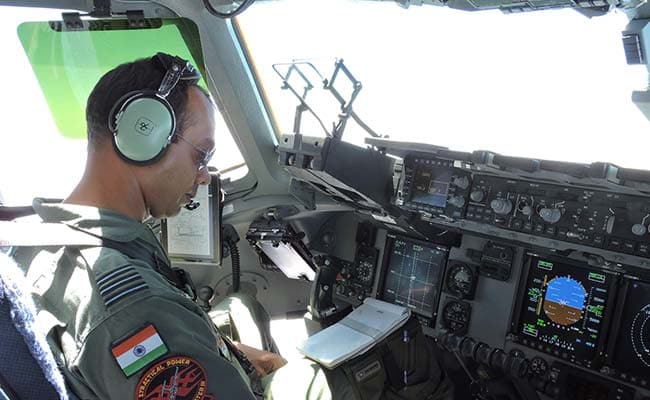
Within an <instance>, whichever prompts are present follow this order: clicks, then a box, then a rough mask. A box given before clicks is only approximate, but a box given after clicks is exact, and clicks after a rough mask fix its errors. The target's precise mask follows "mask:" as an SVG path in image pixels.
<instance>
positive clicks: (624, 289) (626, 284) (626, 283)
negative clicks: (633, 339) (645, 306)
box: [607, 275, 650, 387]
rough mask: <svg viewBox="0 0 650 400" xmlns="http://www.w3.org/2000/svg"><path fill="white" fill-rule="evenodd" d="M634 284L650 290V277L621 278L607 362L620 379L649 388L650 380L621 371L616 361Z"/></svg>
mask: <svg viewBox="0 0 650 400" xmlns="http://www.w3.org/2000/svg"><path fill="white" fill-rule="evenodd" d="M633 283H642V284H644V285H647V286H648V287H649V288H650V276H642V277H639V276H634V275H624V276H623V277H622V278H621V284H620V285H619V286H620V291H619V293H618V296H617V302H616V306H615V307H614V312H613V317H612V329H611V331H610V335H609V340H608V342H607V360H608V365H610V366H611V367H613V369H614V371H616V375H617V377H618V378H620V379H622V380H625V381H629V382H633V383H635V384H641V385H642V386H643V387H649V386H650V379H648V378H645V377H643V376H639V375H634V374H632V373H631V372H627V371H621V370H620V368H619V366H618V364H617V363H616V360H615V354H617V353H618V352H619V349H620V344H619V342H620V341H619V337H620V336H621V334H622V333H623V330H622V329H621V328H622V326H621V323H622V321H623V310H624V309H625V308H626V307H627V306H628V303H629V302H630V299H629V296H628V294H629V290H630V285H631V284H633ZM644 380H645V381H646V384H645V385H643V384H642V381H644Z"/></svg>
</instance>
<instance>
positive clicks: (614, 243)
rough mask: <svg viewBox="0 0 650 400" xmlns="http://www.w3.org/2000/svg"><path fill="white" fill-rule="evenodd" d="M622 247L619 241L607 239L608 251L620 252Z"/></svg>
mask: <svg viewBox="0 0 650 400" xmlns="http://www.w3.org/2000/svg"><path fill="white" fill-rule="evenodd" d="M622 247H623V242H622V241H621V239H619V238H616V237H613V238H609V244H608V245H607V248H608V249H610V250H620V249H621V248H622Z"/></svg>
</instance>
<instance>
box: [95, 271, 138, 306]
mask: <svg viewBox="0 0 650 400" xmlns="http://www.w3.org/2000/svg"><path fill="white" fill-rule="evenodd" d="M97 286H98V287H99V294H100V295H101V296H102V299H103V300H104V304H106V307H110V306H112V305H114V304H115V303H117V302H118V301H120V300H124V299H125V298H127V297H129V296H132V295H134V294H136V293H138V292H141V291H143V290H146V289H148V288H149V286H148V285H147V283H146V282H145V281H144V279H142V276H141V275H140V273H138V271H137V270H136V269H135V268H134V267H133V266H132V265H124V266H122V267H120V268H117V269H114V270H112V271H109V272H106V273H104V274H101V275H99V276H98V277H97Z"/></svg>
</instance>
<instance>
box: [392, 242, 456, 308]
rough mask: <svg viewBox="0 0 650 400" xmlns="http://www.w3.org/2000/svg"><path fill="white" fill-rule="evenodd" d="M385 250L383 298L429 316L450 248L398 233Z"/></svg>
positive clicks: (433, 306)
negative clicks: (400, 235)
mask: <svg viewBox="0 0 650 400" xmlns="http://www.w3.org/2000/svg"><path fill="white" fill-rule="evenodd" d="M387 253H388V258H387V261H388V264H387V267H386V276H385V281H384V291H383V299H384V300H385V301H387V302H390V303H394V304H399V305H402V306H405V307H408V308H410V309H412V310H413V311H415V312H416V313H418V314H421V315H424V316H426V317H429V318H432V317H433V313H434V310H436V309H437V306H438V298H439V292H440V286H441V283H442V273H443V269H444V266H445V264H446V261H447V256H448V253H449V249H448V248H447V247H444V246H439V245H436V244H433V243H425V242H420V241H414V240H411V239H406V238H402V237H399V236H397V237H395V238H393V240H392V241H389V244H388V247H387Z"/></svg>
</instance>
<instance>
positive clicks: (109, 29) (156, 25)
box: [18, 18, 206, 139]
mask: <svg viewBox="0 0 650 400" xmlns="http://www.w3.org/2000/svg"><path fill="white" fill-rule="evenodd" d="M75 22H77V23H76V24H70V23H66V22H63V21H51V22H25V23H23V24H21V25H20V26H19V27H18V36H19V38H20V41H21V43H22V46H23V48H24V50H25V53H26V55H27V57H28V59H29V62H30V64H31V66H32V69H33V71H34V74H35V75H36V78H37V80H38V83H39V85H40V87H41V91H42V93H43V95H44V96H45V99H46V101H47V104H48V106H49V108H50V111H51V112H52V116H53V119H54V122H55V123H56V126H57V128H58V130H59V133H60V134H61V135H62V136H64V137H66V138H71V139H85V138H86V122H85V121H86V119H85V109H86V101H87V99H88V96H89V95H90V92H91V91H92V89H93V87H94V86H95V84H96V83H97V81H98V80H99V78H100V77H101V76H102V75H103V74H105V73H106V72H108V71H109V70H111V69H112V68H114V67H116V66H117V65H119V64H122V63H125V62H129V61H133V60H135V59H138V58H143V57H151V56H152V55H154V54H156V53H157V52H165V53H169V54H174V55H177V56H179V57H181V58H184V59H186V60H189V61H190V62H191V63H192V64H193V65H195V66H196V67H197V68H199V70H200V71H201V72H203V57H202V54H201V46H200V42H199V35H198V29H197V28H196V25H195V24H194V23H193V22H192V21H190V20H188V19H184V18H174V19H144V20H141V24H138V26H137V27H136V28H134V27H133V24H130V23H129V21H128V20H127V19H110V20H81V19H79V18H77V20H76V21H75ZM199 84H200V85H201V86H203V87H206V85H205V82H204V81H203V80H201V81H200V82H199Z"/></svg>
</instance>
